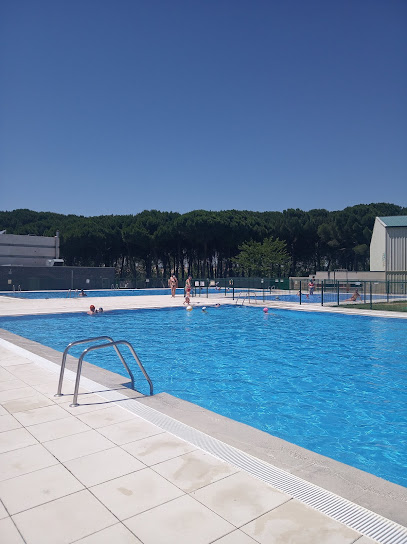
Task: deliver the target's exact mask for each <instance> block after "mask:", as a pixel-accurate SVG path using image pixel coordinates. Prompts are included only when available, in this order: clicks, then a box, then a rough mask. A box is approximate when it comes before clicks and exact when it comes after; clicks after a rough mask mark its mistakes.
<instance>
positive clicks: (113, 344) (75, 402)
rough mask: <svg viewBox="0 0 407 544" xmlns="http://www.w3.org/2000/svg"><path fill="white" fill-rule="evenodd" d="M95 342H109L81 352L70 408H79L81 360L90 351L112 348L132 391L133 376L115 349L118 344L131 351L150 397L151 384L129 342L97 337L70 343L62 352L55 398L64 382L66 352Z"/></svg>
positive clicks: (151, 392)
mask: <svg viewBox="0 0 407 544" xmlns="http://www.w3.org/2000/svg"><path fill="white" fill-rule="evenodd" d="M97 340H109V342H108V343H106V344H97V345H96V346H90V347H89V348H87V349H85V350H84V351H83V352H82V355H81V356H80V357H79V361H78V367H77V370H76V381H75V390H74V396H73V402H72V404H71V405H70V406H79V405H78V392H79V382H80V379H81V372H82V362H83V358H84V357H85V355H86V354H87V353H89V352H90V351H94V350H96V349H102V348H108V347H113V348H114V349H115V351H116V353H117V355H118V356H119V358H120V360H121V362H122V363H123V366H124V367H125V369H126V370H127V372H128V374H129V376H130V379H131V387H132V389H134V376H133V374H132V372H131V370H130V368H129V367H128V365H127V363H126V361H125V360H124V358H123V355H122V354H121V353H120V350H119V348H118V347H117V345H118V344H122V345H125V346H127V347H128V348H129V349H130V351H131V353H132V355H133V357H134V359H135V361H136V362H137V364H138V366H139V368H140V370H141V371H142V373H143V374H144V377H145V378H146V380H147V381H148V383H149V386H150V395H152V394H153V384H152V382H151V380H150V378H149V376H148V374H147V372H146V371H145V369H144V367H143V365H142V364H141V361H140V359H139V358H138V356H137V353H136V352H135V351H134V348H133V346H132V345H131V344H130V342H127V341H126V340H117V341H114V340H113V338H111V337H110V336H97V337H95V338H86V339H83V340H77V341H76V342H71V343H70V344H68V346H67V347H66V348H65V351H64V353H63V355H62V363H61V371H60V374H59V383H58V391H57V393H56V395H55V396H56V397H61V396H62V393H61V391H62V383H63V380H64V371H65V365H66V357H67V354H68V351H69V350H70V348H71V347H72V346H76V345H78V344H84V343H86V342H93V341H97Z"/></svg>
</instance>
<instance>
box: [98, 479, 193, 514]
mask: <svg viewBox="0 0 407 544" xmlns="http://www.w3.org/2000/svg"><path fill="white" fill-rule="evenodd" d="M91 491H92V493H93V494H94V495H95V496H96V497H97V498H98V499H99V500H100V501H101V502H102V503H103V504H104V505H106V506H107V508H108V509H109V510H110V511H111V512H113V514H114V515H115V516H117V517H118V518H119V519H120V520H124V519H126V518H129V517H130V516H134V515H135V514H139V513H140V512H143V511H145V510H148V509H149V508H154V507H155V506H158V505H159V504H162V503H164V502H167V501H170V500H172V499H175V498H177V497H180V496H181V495H183V492H182V491H181V490H180V489H178V488H177V487H175V486H174V485H172V484H171V483H170V482H167V480H165V479H164V478H162V477H161V476H159V475H158V474H156V473H155V472H153V471H152V470H151V469H149V468H145V469H143V470H139V471H138V472H133V473H132V474H128V475H127V476H122V477H120V478H116V479H115V480H110V481H109V482H105V483H104V484H100V485H97V486H95V487H92V489H91Z"/></svg>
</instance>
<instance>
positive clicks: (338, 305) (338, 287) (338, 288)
mask: <svg viewBox="0 0 407 544" xmlns="http://www.w3.org/2000/svg"><path fill="white" fill-rule="evenodd" d="M337 286H338V289H337V291H338V293H337V294H338V306H339V301H340V299H339V280H338V282H337Z"/></svg>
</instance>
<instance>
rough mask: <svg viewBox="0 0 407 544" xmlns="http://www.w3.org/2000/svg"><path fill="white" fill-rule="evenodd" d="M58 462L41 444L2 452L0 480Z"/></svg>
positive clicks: (0, 455) (0, 457) (0, 456)
mask: <svg viewBox="0 0 407 544" xmlns="http://www.w3.org/2000/svg"><path fill="white" fill-rule="evenodd" d="M57 464H58V461H57V459H55V457H54V456H53V455H51V454H50V453H49V451H47V450H46V449H45V448H44V446H42V445H41V444H38V445H36V446H28V447H27V448H21V449H19V450H14V451H8V452H7V453H2V454H0V481H2V480H7V479H8V478H14V477H16V476H21V475H22V474H27V473H29V472H33V471H34V470H39V469H41V468H45V467H50V466H52V465H57Z"/></svg>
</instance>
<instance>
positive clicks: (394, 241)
mask: <svg viewBox="0 0 407 544" xmlns="http://www.w3.org/2000/svg"><path fill="white" fill-rule="evenodd" d="M370 270H371V272H383V273H384V275H385V279H386V280H389V281H406V280H407V215H398V216H392V217H376V220H375V224H374V227H373V234H372V239H371V242H370Z"/></svg>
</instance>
